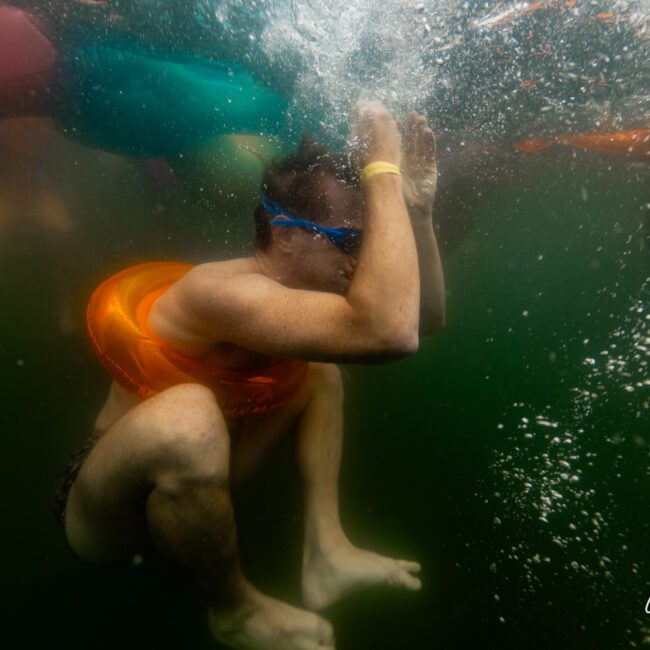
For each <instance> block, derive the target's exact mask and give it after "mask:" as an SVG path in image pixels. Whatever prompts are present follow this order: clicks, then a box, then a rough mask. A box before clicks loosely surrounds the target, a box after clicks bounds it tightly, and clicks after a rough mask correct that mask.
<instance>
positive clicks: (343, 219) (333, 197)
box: [255, 136, 361, 251]
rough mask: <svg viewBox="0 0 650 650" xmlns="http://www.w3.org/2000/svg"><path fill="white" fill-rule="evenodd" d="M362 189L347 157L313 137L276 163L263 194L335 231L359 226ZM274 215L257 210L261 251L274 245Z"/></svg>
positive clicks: (268, 172) (267, 175)
mask: <svg viewBox="0 0 650 650" xmlns="http://www.w3.org/2000/svg"><path fill="white" fill-rule="evenodd" d="M335 187H336V189H334V188H335ZM360 187H361V186H360V182H359V177H358V174H357V172H356V170H355V169H354V168H353V167H352V166H351V165H350V164H349V162H348V160H347V159H346V158H345V156H343V155H340V154H335V153H333V152H331V151H329V150H328V149H327V148H326V147H325V146H323V145H321V144H318V143H316V142H315V141H314V140H313V139H312V138H311V137H309V136H303V139H302V142H301V143H300V146H299V148H298V151H297V152H296V153H295V154H293V155H291V156H288V157H286V158H282V159H280V160H276V161H274V162H273V163H272V164H271V165H270V166H269V167H268V168H267V169H266V170H265V172H264V177H263V179H262V194H263V196H265V197H267V199H269V200H271V201H273V202H275V203H278V204H279V205H281V206H282V207H283V208H285V209H286V210H287V211H288V212H291V213H292V214H295V215H300V216H301V217H302V218H304V219H308V220H309V221H313V222H314V223H316V224H319V225H321V226H326V227H333V228H353V227H355V224H356V225H358V224H357V217H358V215H357V214H353V213H358V212H359V211H360V205H361V189H360ZM339 188H340V190H339ZM348 204H349V205H348ZM341 208H343V209H341ZM274 216H275V215H273V214H270V213H269V212H268V211H267V210H266V209H265V208H264V205H263V204H262V203H260V204H259V205H258V207H257V208H256V210H255V246H256V248H257V249H259V250H262V251H265V250H268V249H269V247H270V246H271V245H272V230H271V225H270V222H271V220H272V219H273V217H274ZM352 221H354V222H355V224H353V223H352Z"/></svg>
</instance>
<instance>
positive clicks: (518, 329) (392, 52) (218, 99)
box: [0, 0, 650, 650]
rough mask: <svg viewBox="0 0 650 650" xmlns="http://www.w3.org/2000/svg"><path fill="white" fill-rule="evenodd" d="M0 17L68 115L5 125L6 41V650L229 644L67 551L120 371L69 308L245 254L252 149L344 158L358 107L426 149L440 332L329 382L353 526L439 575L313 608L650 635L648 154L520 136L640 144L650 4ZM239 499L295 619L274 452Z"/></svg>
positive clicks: (512, 637) (11, 115) (295, 582)
mask: <svg viewBox="0 0 650 650" xmlns="http://www.w3.org/2000/svg"><path fill="white" fill-rule="evenodd" d="M9 4H11V5H14V6H17V7H19V8H20V9H21V10H28V11H29V16H30V20H31V24H32V25H36V26H37V27H38V30H39V32H40V33H41V34H42V35H43V36H44V37H46V39H47V42H48V43H49V47H50V48H51V51H52V53H53V54H52V61H54V62H53V63H52V61H49V60H48V61H49V63H48V64H47V66H49V67H47V71H44V70H45V67H43V69H42V70H41V71H40V72H39V73H38V74H39V75H40V77H39V79H41V80H43V79H45V81H44V82H43V84H44V85H43V87H46V88H47V93H50V94H52V95H56V101H48V102H45V103H44V107H40V109H39V110H38V111H36V110H35V109H32V108H30V109H29V110H26V111H24V112H23V113H22V114H18V111H17V110H13V109H15V107H16V106H18V105H21V106H22V105H23V104H21V103H20V102H14V103H13V104H11V101H10V100H11V99H13V98H14V94H13V93H14V92H15V88H16V85H15V84H14V85H13V86H12V79H13V78H12V76H11V75H12V70H13V69H14V68H12V65H13V63H12V61H13V59H12V58H11V56H12V55H11V52H9V54H7V53H6V51H5V50H3V49H2V45H1V44H0V117H2V118H4V119H0V304H1V305H2V314H3V318H2V319H1V320H0V367H1V369H2V370H1V375H0V377H1V378H2V393H1V394H0V426H1V430H2V432H3V440H4V447H5V461H4V468H3V469H4V471H3V472H2V484H3V491H2V492H3V499H2V510H3V512H4V513H5V524H4V527H3V530H4V535H3V540H2V558H3V567H2V575H3V584H4V585H5V589H6V593H5V598H4V599H3V600H4V616H3V619H4V620H5V638H6V639H7V642H8V643H9V645H8V646H6V647H22V648H41V647H48V648H55V649H59V648H61V649H62V648H74V647H84V648H90V649H92V650H95V649H103V648H114V647H118V648H121V649H122V650H131V649H134V650H135V649H136V648H138V649H140V648H156V650H164V649H167V648H170V649H171V648H177V647H183V648H189V647H191V648H197V649H200V648H206V649H207V648H211V647H217V644H216V643H215V642H214V641H213V640H212V638H211V637H210V634H209V629H208V626H207V621H206V613H205V606H204V604H203V602H202V600H201V598H200V596H199V594H198V593H197V592H196V591H195V590H194V588H193V587H192V586H191V585H189V584H188V583H187V582H186V581H185V580H184V579H183V578H182V577H180V576H179V575H177V574H176V573H175V572H174V571H173V570H172V569H170V568H169V567H168V566H166V565H165V564H164V563H163V562H162V561H161V560H159V559H157V558H155V557H146V558H145V559H144V561H143V562H134V563H133V564H132V565H129V566H123V567H109V568H106V567H95V566H91V565H87V564H84V563H82V562H80V561H78V560H76V559H75V558H74V557H73V556H72V555H71V554H70V552H69V551H68V549H67V546H66V543H65V539H64V535H63V531H62V530H61V529H60V528H59V527H58V525H57V524H56V522H55V520H54V517H53V515H52V512H51V510H52V500H53V494H54V491H55V488H56V484H57V481H58V479H59V477H60V475H61V472H62V469H63V467H64V465H65V463H66V462H67V460H68V458H69V456H70V455H71V454H72V453H73V452H74V451H76V450H77V449H78V448H79V447H81V446H82V444H83V443H84V441H85V439H86V437H87V436H88V434H89V433H90V431H91V429H92V426H93V422H94V418H95V416H96V414H97V411H98V409H99V408H100V406H101V404H102V403H103V401H104V399H105V396H106V391H107V389H108V384H109V382H108V378H107V376H106V375H105V372H104V371H103V370H102V368H101V366H100V365H99V363H98V362H97V361H96V359H95V358H94V356H93V353H92V351H91V348H90V345H89V342H88V340H87V337H86V334H85V330H84V309H85V304H86V302H87V300H88V297H89V295H90V293H91V292H92V290H93V288H94V287H95V286H97V284H99V282H101V281H102V280H103V279H104V278H106V277H107V276H108V275H110V274H111V273H113V272H115V271H116V270H119V269H120V268H122V267H125V266H127V265H129V264H133V263H136V262H140V261H148V260H154V259H175V260H183V261H190V262H193V263H199V262H202V261H207V260H210V259H222V258H225V257H231V256H239V255H244V254H248V253H250V251H251V250H252V245H251V244H252V210H253V208H254V206H255V205H256V203H257V201H258V195H257V194H256V189H255V188H256V187H257V184H258V182H259V176H260V173H261V169H262V162H261V160H266V159H268V158H269V157H272V156H273V155H276V154H278V153H279V152H281V151H286V150H289V149H290V148H291V146H292V144H295V142H296V141H297V140H298V139H299V137H300V134H301V133H302V132H303V131H305V130H308V131H310V132H312V133H314V134H315V135H316V136H317V137H319V138H320V139H322V140H324V141H326V142H327V143H328V144H330V145H331V146H333V147H342V146H343V145H344V142H345V140H344V136H345V131H346V123H347V114H348V112H349V108H350V106H351V104H352V103H353V102H354V101H355V100H356V99H358V98H359V97H365V98H368V97H377V98H379V99H381V100H382V101H384V102H385V103H386V104H387V105H388V106H389V107H390V108H391V109H392V110H394V111H395V113H396V114H397V115H399V116H401V117H403V116H404V115H405V114H406V111H408V110H410V109H416V110H419V111H421V112H423V113H424V114H425V115H427V117H428V118H429V120H430V122H431V124H432V126H433V127H434V129H435V131H436V133H437V136H438V151H439V170H440V180H439V190H438V197H437V202H436V207H435V210H434V223H435V224H436V230H437V233H438V238H439V241H440V244H441V248H442V252H443V261H444V266H445V274H446V283H447V289H448V302H447V314H448V316H447V325H446V327H445V329H444V330H443V331H442V332H440V333H438V334H436V335H435V336H433V337H432V338H430V339H424V340H423V341H422V343H421V346H420V350H419V352H418V353H417V354H416V355H415V356H413V357H412V358H409V359H407V360H404V361H400V362H398V363H394V364H390V365H385V366H372V367H370V366H366V367H364V366H352V365H350V366H344V367H343V374H344V381H345V387H346V404H345V414H346V425H345V441H344V453H343V466H342V472H341V511H342V516H343V523H344V526H345V528H346V530H347V532H348V533H349V535H350V538H351V539H352V541H353V542H354V543H355V544H358V545H359V546H362V547H368V548H372V549H373V550H377V551H378V552H382V553H385V554H388V555H395V556H400V557H409V558H411V557H412V558H414V559H417V560H419V561H421V563H422V564H423V576H422V577H423V582H424V586H423V589H422V591H421V592H419V593H416V594H411V593H401V592H393V591H389V590H377V591H367V592H363V593H359V594H355V595H353V596H350V597H349V598H347V599H345V600H344V601H342V602H340V603H339V604H337V605H336V606H335V607H333V608H332V609H331V610H329V611H327V612H326V613H325V616H326V617H327V618H328V619H329V620H330V621H331V622H332V623H333V624H334V626H335V631H336V638H337V648H339V649H341V650H365V649H366V648H368V649H371V648H372V649H376V650H383V649H387V650H388V649H393V648H394V649H397V648H425V647H426V648H440V649H441V650H465V649H474V648H481V649H488V648H495V649H496V648H498V649H499V650H507V649H510V648H512V649H514V648H521V647H522V646H525V647H527V648H529V649H531V650H546V649H551V648H554V649H562V650H563V649H567V650H569V649H570V650H579V649H580V650H581V649H583V648H584V649H585V650H587V649H591V650H619V649H620V650H622V649H624V648H635V647H636V648H642V647H645V646H647V645H648V644H650V614H648V613H646V603H647V602H648V599H650V556H649V550H650V462H649V461H650V446H649V445H650V427H649V424H648V404H649V399H650V396H649V394H650V390H649V388H650V375H649V373H648V349H649V346H650V315H649V314H650V312H649V310H648V309H649V308H648V296H649V294H650V258H649V256H648V244H649V239H648V227H649V220H650V164H648V158H647V156H646V157H645V158H643V157H642V156H631V155H626V153H630V152H625V151H623V152H619V153H618V154H616V153H614V154H606V153H603V152H601V151H598V150H594V149H593V148H591V149H589V148H583V147H571V146H566V145H562V144H554V145H553V146H550V147H548V148H547V149H546V150H544V151H539V152H537V153H523V152H521V151H518V150H517V149H516V148H515V147H513V143H516V142H518V141H520V140H522V139H529V138H534V139H537V140H538V141H540V142H541V141H549V140H553V139H556V140H557V139H558V138H559V137H561V136H562V135H564V134H574V135H585V134H590V133H613V132H620V131H632V130H636V131H642V130H643V129H648V128H650V126H649V125H650V65H648V62H650V31H649V30H648V23H649V22H650V3H648V1H647V0H637V1H634V2H632V1H628V2H616V1H613V2H580V1H577V2H554V1H553V2H540V3H494V2H480V3H478V2H457V1H456V0H450V1H447V2H445V1H442V0H440V1H439V0H436V1H431V2H411V1H406V0H404V1H396V2H390V3H380V2H376V1H370V0H364V1H357V0H348V1H347V2H339V1H338V0H330V1H329V2H311V1H309V2H308V1H306V0H304V1H295V2H289V1H288V0H287V1H286V2H232V1H231V2H215V1H213V0H197V1H193V2H180V1H178V2H172V1H171V0H156V1H154V0H138V1H136V0H134V1H133V2H123V1H119V2H118V1H111V0H106V1H105V2H94V1H92V2H91V1H85V2H84V1H75V0H69V1H67V2H64V3H51V2H44V1H39V0H34V1H33V2H12V3H9ZM61 4H63V5H65V8H66V10H65V11H62V10H61ZM0 9H2V10H3V11H9V9H8V7H6V6H3V3H0ZM11 11H12V12H13V11H15V10H14V9H11ZM8 15H9V14H8V13H5V14H3V13H0V29H1V28H2V20H3V19H6V17H7V16H8ZM12 16H15V14H12ZM12 25H13V23H12ZM12 29H14V27H12ZM0 33H1V32H0ZM25 42H26V41H25ZM3 55H4V56H5V59H3V58H2V56H3ZM6 57H9V58H6ZM7 61H9V63H11V65H9V64H7ZM36 67H38V66H36ZM37 76H38V75H37ZM3 83H5V84H6V85H5V86H4V91H3V85H2V84H3ZM39 83H40V82H39ZM39 88H40V86H39ZM3 92H4V96H3ZM3 97H4V98H3ZM229 100H230V101H229ZM233 104H234V107H235V108H231V107H232V106H233ZM232 134H236V135H235V136H234V137H233V136H232ZM235 506H236V514H237V521H238V529H239V537H240V544H241V552H242V562H243V567H244V570H245V571H246V572H247V573H248V574H249V576H250V578H251V580H252V581H253V582H254V584H256V585H257V586H259V587H260V589H262V590H263V591H265V592H267V593H269V594H271V595H273V596H276V597H279V598H282V599H285V600H287V601H289V602H291V603H294V604H298V603H299V601H300V592H299V571H300V561H301V542H302V524H301V515H300V511H301V508H300V493H299V486H298V481H297V476H296V474H295V472H294V469H293V466H292V464H291V458H290V446H289V445H287V446H285V448H283V449H282V450H281V452H280V454H279V456H278V459H277V461H276V462H275V463H274V464H271V465H270V466H269V467H267V468H266V469H265V470H264V471H263V472H262V473H261V474H260V476H259V477H258V478H257V479H256V480H255V481H254V482H253V483H251V485H250V486H246V487H245V488H244V489H243V490H242V491H241V493H239V494H237V495H236V496H235Z"/></svg>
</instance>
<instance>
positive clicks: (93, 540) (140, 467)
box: [65, 384, 334, 650]
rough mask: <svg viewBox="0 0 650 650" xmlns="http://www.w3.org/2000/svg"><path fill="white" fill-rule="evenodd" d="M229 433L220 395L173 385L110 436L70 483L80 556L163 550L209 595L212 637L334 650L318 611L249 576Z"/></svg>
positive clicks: (247, 644)
mask: <svg viewBox="0 0 650 650" xmlns="http://www.w3.org/2000/svg"><path fill="white" fill-rule="evenodd" d="M229 465H230V438H229V435H228V431H227V429H226V424H225V421H224V419H223V417H222V414H221V411H220V410H219V408H218V406H217V404H216V401H215V399H214V395H213V393H212V392H211V391H209V390H208V389H207V388H204V387H203V386H199V385H194V384H185V385H181V386H175V387H173V388H170V389H168V390H166V391H164V392H162V393H160V394H159V395H157V396H155V397H152V398H150V399H149V400H146V401H145V402H142V403H140V404H138V405H137V406H135V407H134V408H132V409H131V410H130V411H129V412H128V413H126V414H125V415H124V416H122V417H121V418H120V419H118V420H117V421H116V422H115V423H114V424H113V425H112V426H111V427H110V428H109V429H108V430H107V431H106V433H104V434H103V435H102V436H101V438H100V439H99V441H98V442H97V444H96V445H95V447H94V448H93V450H92V452H91V453H90V455H89V456H88V458H87V459H86V461H85V463H84V465H83V466H82V468H81V471H80V472H79V475H78V477H77V479H76V481H75V483H74V484H73V486H72V489H71V491H70V496H69V499H68V505H67V510H66V521H65V523H66V533H67V536H68V540H69V542H70V546H71V548H72V549H73V551H74V552H75V553H76V554H77V555H78V556H79V557H80V558H82V559H84V560H87V561H90V562H96V563H109V562H114V561H122V560H127V559H130V558H131V557H133V555H135V554H138V553H141V552H142V551H143V550H146V549H148V548H151V547H153V548H155V549H157V550H158V551H159V552H160V553H161V554H162V555H163V556H165V557H167V558H168V559H169V560H170V561H172V562H173V563H174V564H176V565H177V566H179V567H180V568H181V569H182V570H183V571H184V572H185V573H186V574H187V575H188V576H190V577H191V578H192V580H193V581H194V583H195V584H196V585H197V586H198V587H199V588H200V589H201V591H202V592H203V594H204V595H205V597H206V599H207V601H208V605H209V612H210V625H211V628H212V631H213V634H214V636H215V637H216V638H217V639H218V640H220V641H221V642H223V643H225V644H227V645H229V646H231V647H234V648H240V649H241V650H262V649H263V650H311V649H313V650H316V649H317V648H318V649H319V650H327V649H330V650H332V649H333V648H334V644H333V640H332V629H331V626H330V625H329V623H327V622H326V621H325V620H323V619H321V618H320V617H319V616H317V615H315V614H313V613H311V612H306V611H304V610H299V609H295V608H293V607H290V606H289V605H286V604H284V603H281V602H279V601H276V600H274V599H272V598H269V597H267V596H265V595H263V594H261V593H260V592H259V591H257V590H256V589H255V588H254V587H253V586H252V585H251V584H250V583H249V582H248V581H247V580H246V578H245V577H244V575H243V573H242V570H241V567H240V564H239V557H238V551H237V535H236V529H235V521H234V517H233V510H232V503H231V500H230V486H229V482H230V478H229V477H230V467H229Z"/></svg>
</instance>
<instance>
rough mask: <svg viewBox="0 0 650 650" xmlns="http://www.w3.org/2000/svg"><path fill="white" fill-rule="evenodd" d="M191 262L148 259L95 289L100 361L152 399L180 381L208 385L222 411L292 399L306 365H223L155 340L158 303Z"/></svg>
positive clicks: (92, 331) (90, 318) (93, 328)
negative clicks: (152, 314) (150, 320)
mask: <svg viewBox="0 0 650 650" xmlns="http://www.w3.org/2000/svg"><path fill="white" fill-rule="evenodd" d="M191 268H192V266H191V265H190V264H181V263H177V262H150V263H147V264H139V265H137V266H132V267H130V268H128V269H126V270H124V271H121V272H119V273H117V274H116V275H113V276H112V277H110V278H109V279H108V280H106V281H105V282H103V283H102V284H101V285H100V286H99V287H98V288H97V289H96V290H95V292H94V293H93V295H92V297H91V299H90V303H89V304H88V310H87V324H88V333H89V335H90V340H91V343H92V346H93V349H94V350H95V353H96V354H97V356H98V357H99V360H100V361H101V363H102V365H103V366H104V367H105V368H106V370H108V372H109V373H110V375H111V376H112V377H113V378H114V379H115V380H116V381H117V382H118V383H119V384H120V385H121V386H122V387H124V388H125V389H127V390H128V391H130V392H132V393H135V394H136V395H138V396H139V397H142V398H148V397H152V396H153V395H156V394H157V393H160V392H161V391H163V390H165V389H166V388H170V387H171V386H176V385H178V384H186V383H199V384H202V385H204V386H207V387H208V388H210V389H211V390H212V391H213V392H214V394H215V396H216V398H217V402H218V403H219V406H220V407H221V410H222V411H223V413H224V414H225V415H227V416H246V415H252V414H255V413H265V412H267V411H270V410H272V409H274V408H277V407H278V406H281V405H282V404H284V403H286V402H287V401H288V400H289V399H290V398H291V397H293V396H294V395H295V394H296V393H297V392H298V390H299V389H300V388H301V386H302V385H303V382H304V380H305V377H306V375H307V368H308V365H309V364H308V363H307V362H305V361H294V360H281V361H276V362H274V363H273V364H272V365H270V366H268V367H266V368H262V369H256V370H238V369H230V368H228V369H226V368H222V367H220V366H219V365H218V363H215V362H214V361H212V360H210V361H209V362H208V361H205V360H202V359H197V358H193V357H189V356H187V355H185V354H182V353H180V352H178V351H177V350H174V349H173V348H171V347H170V346H169V345H167V344H166V343H165V342H164V341H161V340H160V339H157V338H156V336H155V335H154V334H153V333H152V332H151V330H149V328H148V327H147V317H148V315H149V311H150V309H151V307H152V305H153V304H154V302H155V301H156V300H157V299H158V298H159V297H160V296H161V295H162V294H163V293H164V292H165V291H167V289H169V287H171V285H172V284H174V283H175V282H177V281H178V280H180V279H181V278H182V277H183V276H184V275H185V274H186V273H187V272H188V271H189V270H190V269H191Z"/></svg>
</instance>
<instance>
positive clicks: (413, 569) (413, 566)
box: [396, 560, 422, 573]
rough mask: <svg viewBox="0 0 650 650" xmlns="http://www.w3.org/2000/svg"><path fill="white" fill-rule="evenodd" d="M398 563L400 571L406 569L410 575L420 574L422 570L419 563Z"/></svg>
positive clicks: (406, 561)
mask: <svg viewBox="0 0 650 650" xmlns="http://www.w3.org/2000/svg"><path fill="white" fill-rule="evenodd" d="M396 562H397V566H399V567H400V569H404V570H405V571H408V572H409V573H418V572H419V571H420V570H421V569H422V565H421V564H420V563H419V562H412V561H411V560H396Z"/></svg>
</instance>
